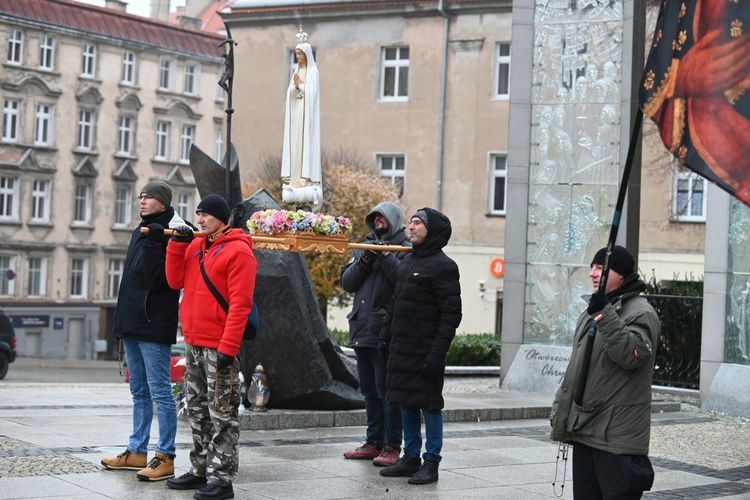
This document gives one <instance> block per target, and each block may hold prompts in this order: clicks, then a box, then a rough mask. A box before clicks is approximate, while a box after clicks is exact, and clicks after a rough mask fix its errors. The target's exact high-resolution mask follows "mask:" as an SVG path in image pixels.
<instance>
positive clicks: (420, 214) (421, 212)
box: [411, 208, 430, 229]
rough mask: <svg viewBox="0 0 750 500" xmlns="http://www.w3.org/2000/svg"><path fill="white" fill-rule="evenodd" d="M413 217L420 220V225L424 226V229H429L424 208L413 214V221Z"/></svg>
mask: <svg viewBox="0 0 750 500" xmlns="http://www.w3.org/2000/svg"><path fill="white" fill-rule="evenodd" d="M414 217H416V218H417V219H419V220H421V221H422V224H424V227H426V228H427V229H429V228H430V225H429V224H428V219H427V212H426V211H425V209H424V208H420V209H419V210H417V211H416V212H414V215H412V216H411V218H412V219H413V218H414Z"/></svg>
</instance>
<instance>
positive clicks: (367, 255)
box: [359, 250, 378, 269]
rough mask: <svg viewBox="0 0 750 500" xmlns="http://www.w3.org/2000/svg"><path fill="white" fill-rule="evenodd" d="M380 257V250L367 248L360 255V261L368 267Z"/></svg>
mask: <svg viewBox="0 0 750 500" xmlns="http://www.w3.org/2000/svg"><path fill="white" fill-rule="evenodd" d="M377 258H378V252H373V251H372V250H365V251H364V252H362V255H360V256H359V261H360V262H361V263H362V265H364V266H365V267H366V268H368V269H369V268H371V267H372V263H373V262H375V261H376V260H377Z"/></svg>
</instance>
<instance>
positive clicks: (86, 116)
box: [78, 109, 94, 151]
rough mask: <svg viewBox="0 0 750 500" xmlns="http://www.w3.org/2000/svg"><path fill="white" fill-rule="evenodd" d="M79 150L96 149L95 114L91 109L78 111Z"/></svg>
mask: <svg viewBox="0 0 750 500" xmlns="http://www.w3.org/2000/svg"><path fill="white" fill-rule="evenodd" d="M78 149H80V150H83V151H91V150H92V149H94V112H93V111H91V110H90V109H81V110H79V111H78Z"/></svg>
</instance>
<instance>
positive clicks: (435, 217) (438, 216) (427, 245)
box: [413, 207, 453, 257]
mask: <svg viewBox="0 0 750 500" xmlns="http://www.w3.org/2000/svg"><path fill="white" fill-rule="evenodd" d="M420 210H424V211H425V213H426V214H427V237H426V238H425V239H424V241H423V242H422V244H421V245H414V250H413V255H414V256H415V257H416V256H419V257H426V256H427V255H432V254H434V253H437V252H439V251H440V250H441V249H442V248H443V247H444V246H445V245H447V244H448V240H450V239H451V234H452V232H453V229H452V228H451V221H450V219H449V218H448V217H447V216H445V215H444V214H442V213H440V212H438V211H437V210H435V209H434V208H428V207H425V208H420Z"/></svg>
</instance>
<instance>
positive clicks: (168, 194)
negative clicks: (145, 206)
mask: <svg viewBox="0 0 750 500" xmlns="http://www.w3.org/2000/svg"><path fill="white" fill-rule="evenodd" d="M143 193H146V194H147V195H149V196H153V197H154V198H156V201H158V202H159V203H161V204H162V205H164V206H165V207H168V206H169V205H170V204H171V203H172V188H171V187H169V184H167V183H166V182H164V181H160V180H155V181H151V182H149V183H148V184H146V185H145V186H143V189H141V194H143Z"/></svg>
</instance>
